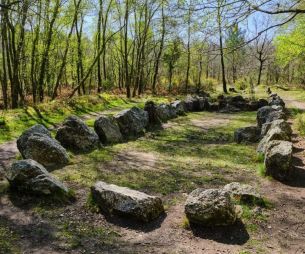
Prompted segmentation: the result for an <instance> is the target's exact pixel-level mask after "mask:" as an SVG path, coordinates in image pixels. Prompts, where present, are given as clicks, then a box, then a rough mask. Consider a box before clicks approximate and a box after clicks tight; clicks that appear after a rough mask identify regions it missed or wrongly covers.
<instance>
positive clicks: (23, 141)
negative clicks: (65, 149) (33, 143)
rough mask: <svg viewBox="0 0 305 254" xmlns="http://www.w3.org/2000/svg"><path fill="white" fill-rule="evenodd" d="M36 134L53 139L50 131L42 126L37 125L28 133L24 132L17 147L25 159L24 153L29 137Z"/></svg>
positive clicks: (27, 131) (28, 130)
mask: <svg viewBox="0 0 305 254" xmlns="http://www.w3.org/2000/svg"><path fill="white" fill-rule="evenodd" d="M34 133H39V134H44V135H46V136H48V137H50V138H51V133H50V131H49V130H48V129H47V128H46V127H44V126H43V125H41V124H36V125H34V126H32V127H31V128H29V129H27V130H26V131H24V132H23V133H22V134H21V136H20V137H19V138H18V139H17V147H18V150H19V152H20V153H21V155H22V156H23V157H24V154H23V152H24V151H25V149H26V146H27V141H28V139H29V137H30V136H31V135H33V134H34Z"/></svg>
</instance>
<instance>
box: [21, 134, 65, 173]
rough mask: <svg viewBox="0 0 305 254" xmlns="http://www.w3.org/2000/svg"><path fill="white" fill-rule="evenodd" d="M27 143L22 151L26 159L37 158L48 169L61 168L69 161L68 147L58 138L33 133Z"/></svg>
mask: <svg viewBox="0 0 305 254" xmlns="http://www.w3.org/2000/svg"><path fill="white" fill-rule="evenodd" d="M26 144H27V146H26V148H25V149H24V150H23V151H22V154H23V158H24V159H32V160H35V161H37V162H38V163H40V164H42V165H43V166H44V167H46V168H47V169H57V168H61V167H63V166H65V165H67V164H68V163H69V155H68V153H67V151H66V149H65V148H63V147H62V146H61V144H60V143H59V142H58V141H57V140H55V139H53V138H51V137H49V136H47V135H45V134H40V133H35V134H33V135H31V136H30V137H29V138H28V140H27V142H26Z"/></svg>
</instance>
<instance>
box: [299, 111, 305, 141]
mask: <svg viewBox="0 0 305 254" xmlns="http://www.w3.org/2000/svg"><path fill="white" fill-rule="evenodd" d="M297 128H298V131H299V133H300V134H301V135H302V136H305V114H298V115H297Z"/></svg>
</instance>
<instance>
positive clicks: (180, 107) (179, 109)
mask: <svg viewBox="0 0 305 254" xmlns="http://www.w3.org/2000/svg"><path fill="white" fill-rule="evenodd" d="M170 105H171V107H173V108H174V109H175V111H176V114H177V115H178V116H184V115H185V106H184V102H183V101H179V100H176V101H174V102H172V103H171V104H170Z"/></svg>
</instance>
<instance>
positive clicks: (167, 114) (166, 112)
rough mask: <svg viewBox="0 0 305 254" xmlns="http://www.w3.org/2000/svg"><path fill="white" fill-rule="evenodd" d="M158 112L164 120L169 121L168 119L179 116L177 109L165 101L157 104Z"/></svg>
mask: <svg viewBox="0 0 305 254" xmlns="http://www.w3.org/2000/svg"><path fill="white" fill-rule="evenodd" d="M157 114H158V116H159V118H160V119H161V121H162V122H167V121H168V120H170V119H173V118H175V117H177V114H176V111H175V109H174V108H173V107H171V106H170V105H168V104H164V103H162V104H160V105H159V106H157Z"/></svg>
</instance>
